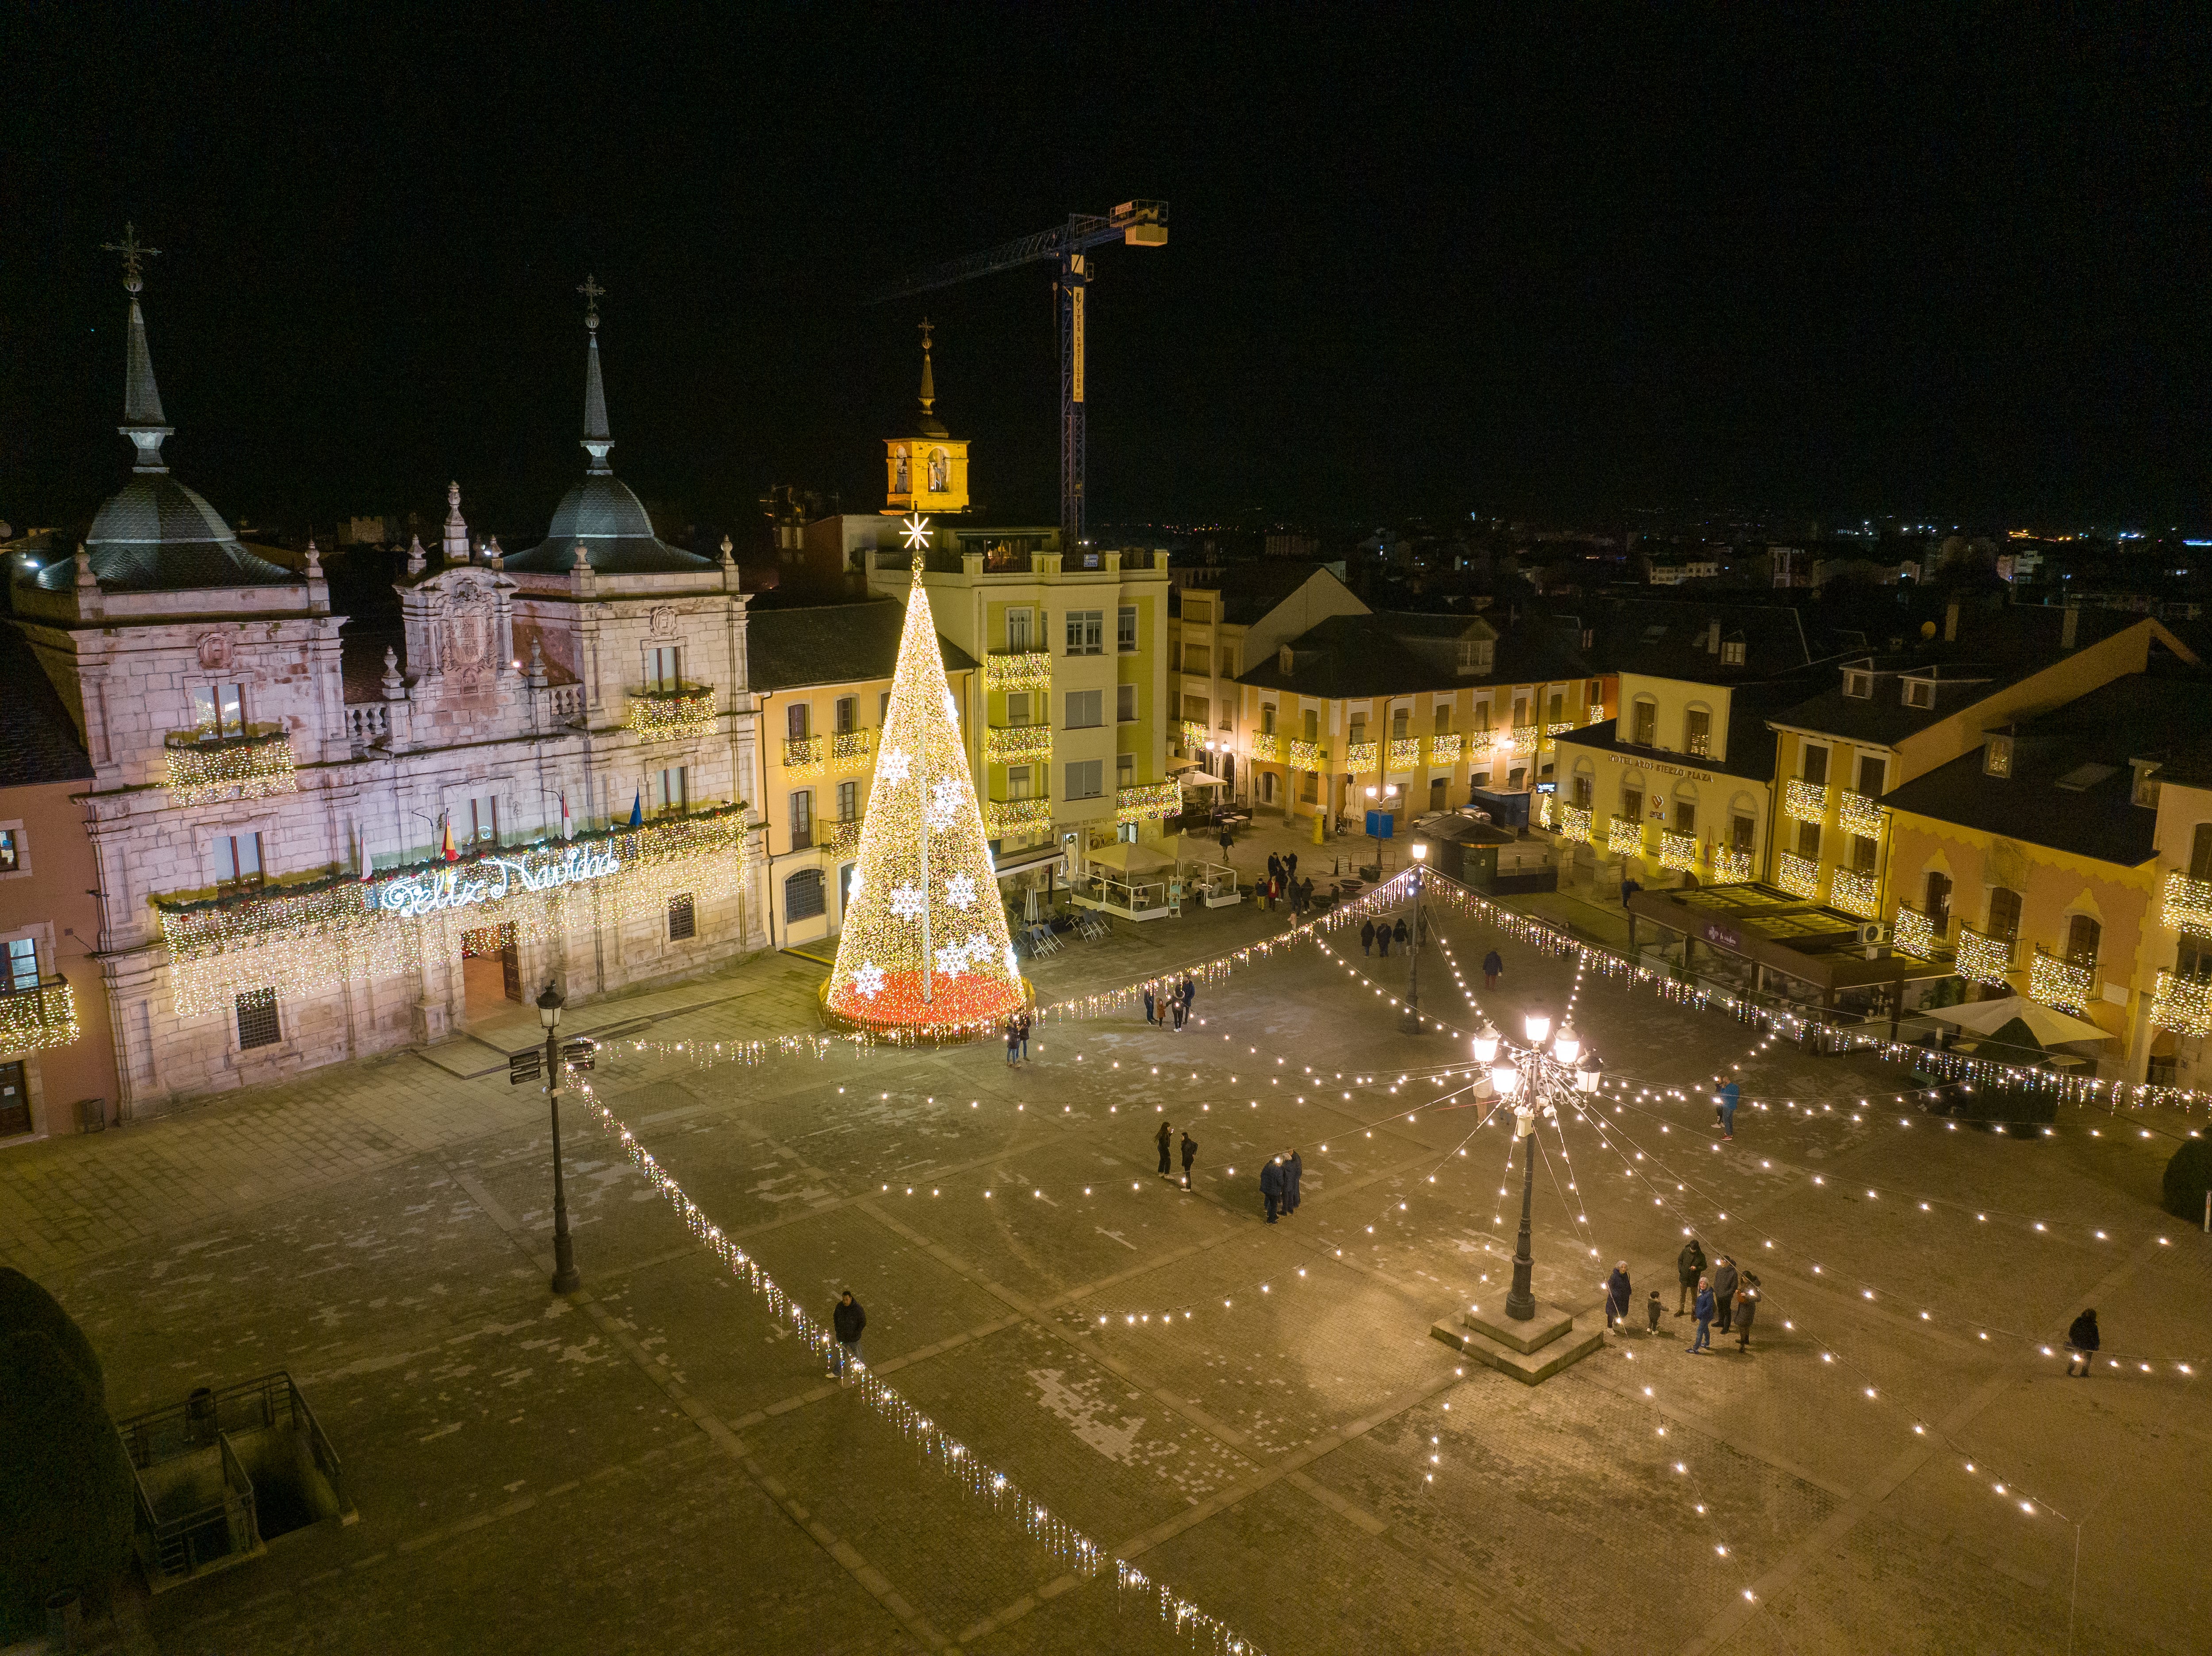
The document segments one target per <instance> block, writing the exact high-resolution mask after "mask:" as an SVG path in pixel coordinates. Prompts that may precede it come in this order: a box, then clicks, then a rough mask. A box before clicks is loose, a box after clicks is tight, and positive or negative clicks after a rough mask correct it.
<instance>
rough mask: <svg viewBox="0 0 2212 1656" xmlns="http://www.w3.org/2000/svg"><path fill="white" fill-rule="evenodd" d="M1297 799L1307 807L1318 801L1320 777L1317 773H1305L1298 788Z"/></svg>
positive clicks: (1319, 796)
mask: <svg viewBox="0 0 2212 1656" xmlns="http://www.w3.org/2000/svg"><path fill="white" fill-rule="evenodd" d="M1298 798H1300V799H1301V800H1303V801H1304V803H1305V804H1309V805H1310V804H1316V803H1317V802H1318V801H1319V800H1320V798H1321V775H1320V773H1318V772H1316V771H1308V772H1307V773H1305V780H1304V782H1303V783H1302V784H1301V785H1300V786H1299V792H1298Z"/></svg>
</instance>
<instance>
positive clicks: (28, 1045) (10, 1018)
mask: <svg viewBox="0 0 2212 1656" xmlns="http://www.w3.org/2000/svg"><path fill="white" fill-rule="evenodd" d="M0 982H4V983H9V984H12V985H13V986H12V987H9V988H8V989H6V990H0V1052H43V1051H46V1049H48V1048H50V1047H54V1046H68V1045H69V1044H70V1042H72V1041H74V1040H76V1038H77V1036H78V1035H79V1034H82V1033H83V1028H82V1025H81V1024H80V1023H79V1022H77V1016H76V990H74V989H72V988H70V982H69V980H68V979H67V978H62V977H52V978H40V979H39V980H37V981H35V982H33V983H28V984H25V983H20V982H17V981H16V980H13V979H6V978H0Z"/></svg>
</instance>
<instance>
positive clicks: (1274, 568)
mask: <svg viewBox="0 0 2212 1656" xmlns="http://www.w3.org/2000/svg"><path fill="white" fill-rule="evenodd" d="M1192 573H1193V575H1194V576H1196V577H1198V579H1190V580H1188V581H1186V583H1185V584H1184V585H1183V586H1182V587H1181V588H1179V589H1178V590H1176V591H1174V592H1171V593H1170V595H1169V603H1170V614H1172V615H1176V616H1181V615H1182V595H1183V593H1184V592H1186V591H1188V592H1196V593H1200V594H1201V595H1202V594H1206V593H1209V592H1210V593H1213V594H1215V595H1217V596H1218V597H1219V598H1220V601H1221V619H1222V621H1224V622H1226V623H1227V624H1228V625H1230V626H1231V627H1249V626H1250V625H1252V623H1253V622H1256V621H1259V620H1261V618H1262V617H1264V616H1266V615H1267V612H1268V611H1269V610H1273V608H1274V607H1275V606H1276V605H1277V604H1280V603H1282V602H1283V600H1284V599H1285V598H1287V597H1290V596H1291V594H1292V593H1294V592H1296V591H1297V590H1298V589H1299V588H1300V587H1302V586H1304V585H1305V584H1306V583H1307V582H1308V581H1310V580H1311V579H1313V578H1314V577H1315V576H1316V574H1321V573H1328V578H1329V579H1330V580H1331V581H1335V580H1336V576H1335V574H1334V572H1328V571H1326V567H1325V566H1324V565H1322V564H1318V563H1297V562H1291V561H1281V560H1276V561H1269V562H1266V563H1233V564H1227V565H1224V566H1223V567H1220V568H1218V569H1207V570H1203V571H1199V570H1194V571H1193V572H1192ZM1338 584H1339V585H1341V583H1338ZM1347 590H1348V589H1347Z"/></svg>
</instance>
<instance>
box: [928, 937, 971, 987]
mask: <svg viewBox="0 0 2212 1656" xmlns="http://www.w3.org/2000/svg"><path fill="white" fill-rule="evenodd" d="M973 941H974V939H972V938H971V939H969V943H948V944H947V945H946V946H945V947H944V948H943V949H939V950H938V951H937V969H938V971H939V973H940V974H942V975H944V976H945V977H948V978H957V977H958V976H959V975H960V974H962V973H963V972H965V971H966V970H967V969H968V961H969V957H970V955H972V953H973V952H974V951H973V950H972V949H971V948H970V946H969V945H970V943H973Z"/></svg>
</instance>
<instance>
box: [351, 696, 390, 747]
mask: <svg viewBox="0 0 2212 1656" xmlns="http://www.w3.org/2000/svg"><path fill="white" fill-rule="evenodd" d="M345 713H346V737H347V739H348V740H349V741H350V742H351V743H353V745H354V747H355V748H356V749H362V748H373V747H374V746H376V745H377V744H378V743H380V742H389V741H390V740H391V739H392V704H391V703H390V702H388V701H349V702H348V703H347V704H346V710H345Z"/></svg>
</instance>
